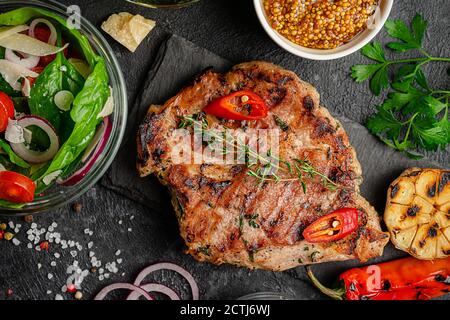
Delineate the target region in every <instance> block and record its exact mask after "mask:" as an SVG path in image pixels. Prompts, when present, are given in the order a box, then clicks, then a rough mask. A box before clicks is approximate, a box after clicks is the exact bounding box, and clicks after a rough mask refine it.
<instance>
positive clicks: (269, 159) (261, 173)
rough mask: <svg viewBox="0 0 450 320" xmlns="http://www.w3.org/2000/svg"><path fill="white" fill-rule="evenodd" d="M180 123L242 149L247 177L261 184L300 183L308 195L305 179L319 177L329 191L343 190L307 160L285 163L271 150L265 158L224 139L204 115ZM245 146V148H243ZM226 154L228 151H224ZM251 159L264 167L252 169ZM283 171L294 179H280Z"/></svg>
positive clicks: (191, 117)
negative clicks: (211, 128)
mask: <svg viewBox="0 0 450 320" xmlns="http://www.w3.org/2000/svg"><path fill="white" fill-rule="evenodd" d="M179 119H180V122H179V124H178V128H183V129H186V128H189V127H194V125H195V124H197V125H198V126H201V128H202V134H203V135H205V136H207V137H208V138H209V139H211V138H214V140H215V141H216V142H222V143H225V144H228V145H229V147H231V148H233V149H234V148H235V147H237V148H241V149H240V150H239V151H242V152H244V153H245V159H246V166H247V168H248V171H247V175H249V176H251V177H254V178H256V179H257V180H258V181H259V182H260V183H263V182H265V181H274V182H276V183H279V182H289V181H300V183H301V185H302V189H303V192H304V193H306V182H305V177H307V178H310V179H314V178H315V177H319V179H320V181H321V183H322V185H323V187H325V188H326V189H329V190H337V189H339V188H342V186H340V185H339V184H337V183H335V182H334V181H332V180H331V179H330V178H328V177H327V176H326V175H325V174H323V173H321V172H320V171H318V170H317V169H316V168H315V167H314V166H313V165H312V164H311V163H310V162H309V161H308V160H306V159H303V160H302V159H296V158H294V159H292V162H289V161H285V160H283V159H281V158H278V157H275V156H274V155H272V152H271V150H270V149H269V150H268V151H267V154H266V155H265V156H263V155H261V154H260V153H258V152H256V151H255V150H252V149H251V148H250V147H249V146H248V145H246V144H239V143H238V144H237V145H235V143H234V142H230V141H229V140H228V139H226V138H224V137H225V136H226V134H225V133H224V132H220V133H216V132H215V131H212V130H208V121H207V120H206V118H205V117H204V114H203V116H202V113H199V114H194V115H190V116H180V117H179ZM242 145H243V146H242ZM223 153H226V151H223ZM250 159H255V160H257V161H259V162H260V163H262V164H263V165H262V166H260V167H258V168H257V169H252V168H253V166H254V164H252V163H250ZM279 171H282V172H284V173H285V174H287V175H291V176H292V175H294V176H295V178H294V177H280V176H279V175H278V174H277V172H279Z"/></svg>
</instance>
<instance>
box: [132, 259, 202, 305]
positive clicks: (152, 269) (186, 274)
mask: <svg viewBox="0 0 450 320" xmlns="http://www.w3.org/2000/svg"><path fill="white" fill-rule="evenodd" d="M158 270H172V271H175V272H177V273H179V274H180V275H181V276H183V278H185V279H186V280H187V281H188V282H189V285H190V287H191V291H192V300H198V299H199V296H200V294H199V289H198V285H197V282H195V279H194V277H193V276H192V275H191V274H190V273H189V272H188V271H187V270H185V269H183V268H182V267H180V266H178V265H176V264H173V263H169V262H163V263H157V264H154V265H151V266H149V267H147V268H145V269H144V270H142V271H141V273H139V274H138V276H137V277H136V280H135V281H134V285H135V286H140V285H141V283H142V281H143V280H144V279H145V278H146V277H147V276H148V275H149V274H150V273H152V272H155V271H158Z"/></svg>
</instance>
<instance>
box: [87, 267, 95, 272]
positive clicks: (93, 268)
mask: <svg viewBox="0 0 450 320" xmlns="http://www.w3.org/2000/svg"><path fill="white" fill-rule="evenodd" d="M89 271H90V272H91V273H96V272H97V268H96V267H92V268H91V269H90V270H89Z"/></svg>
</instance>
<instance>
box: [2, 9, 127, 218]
mask: <svg viewBox="0 0 450 320" xmlns="http://www.w3.org/2000/svg"><path fill="white" fill-rule="evenodd" d="M23 7H34V8H39V9H44V10H47V11H51V12H53V13H54V14H57V15H59V16H61V17H62V18H64V19H68V18H69V17H72V18H73V10H70V9H68V8H67V7H66V6H64V5H62V4H59V3H57V2H55V1H46V2H45V3H44V2H41V1H38V0H24V1H12V0H11V1H9V0H2V1H1V2H0V13H5V12H8V11H11V10H14V9H19V8H23ZM81 15H82V13H81ZM79 19H80V20H79V21H80V22H81V26H80V30H79V31H80V32H81V33H82V34H83V35H85V36H86V37H87V38H88V40H89V42H90V45H91V46H92V48H93V50H94V51H95V53H96V54H97V55H98V56H101V57H103V59H104V61H105V64H106V69H107V73H108V75H109V86H110V88H111V95H112V98H113V101H114V109H113V112H112V114H110V115H109V117H108V120H107V122H108V121H109V124H108V126H107V127H108V131H109V130H111V133H110V135H109V137H108V138H107V140H106V142H104V144H103V145H102V146H104V148H103V150H101V151H100V152H98V153H97V154H95V152H94V154H95V157H96V159H95V160H94V161H92V162H91V163H93V165H92V167H90V169H89V170H86V171H85V172H83V174H81V175H79V176H77V177H76V180H77V181H76V183H72V184H73V185H69V186H65V185H62V184H58V183H56V184H55V185H54V186H52V187H51V188H49V189H47V190H45V191H43V192H42V193H41V194H39V195H36V196H35V197H34V200H33V201H32V202H29V203H26V204H25V205H23V206H21V207H19V206H17V207H14V206H8V207H5V205H2V204H0V215H7V216H19V215H28V214H35V213H41V212H44V211H48V210H52V209H55V208H58V207H61V206H63V205H65V204H67V203H70V202H72V201H74V200H75V199H76V198H77V197H80V196H81V195H82V194H84V193H85V192H86V191H88V190H89V189H90V188H91V187H92V186H93V185H94V184H95V183H96V182H97V181H98V180H99V179H100V178H101V177H102V176H103V174H104V173H105V172H106V170H107V169H108V167H109V166H110V165H111V163H112V161H113V160H114V157H115V155H116V154H117V152H118V150H119V147H120V144H121V141H122V138H123V135H124V132H125V126H126V119H127V108H128V107H127V93H126V86H125V81H124V78H123V75H122V72H121V70H120V66H119V63H118V61H117V59H116V57H115V55H114V53H113V50H112V49H111V47H110V46H109V44H108V42H107V41H106V40H105V38H104V37H103V36H102V34H101V33H100V31H99V30H98V29H97V28H96V27H95V26H94V25H92V24H91V23H90V22H89V21H87V20H86V19H85V18H83V17H82V16H81V17H79ZM103 125H105V124H103ZM105 127H106V125H105ZM100 143H101V142H100ZM87 161H89V160H87ZM77 169H79V168H74V169H73V171H76V170H77ZM69 176H70V174H69ZM66 178H67V177H66ZM72 182H73V181H72Z"/></svg>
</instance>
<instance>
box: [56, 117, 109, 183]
mask: <svg viewBox="0 0 450 320" xmlns="http://www.w3.org/2000/svg"><path fill="white" fill-rule="evenodd" d="M111 131H112V122H111V121H110V120H109V118H104V119H103V123H102V125H101V127H100V128H99V129H98V130H97V133H96V134H95V136H94V138H92V142H91V143H90V145H89V146H88V147H87V148H86V151H85V153H84V155H83V156H82V163H84V165H83V166H82V167H81V168H80V169H78V170H77V171H76V172H75V173H73V174H72V175H71V176H70V177H68V178H66V179H64V180H63V179H58V180H57V183H58V184H60V185H64V186H73V185H75V184H77V183H78V182H80V181H81V179H83V178H84V177H85V176H86V175H87V174H88V172H89V171H90V170H91V168H92V166H93V165H94V164H95V162H96V161H97V159H98V157H99V156H100V154H101V153H102V152H103V150H104V149H105V147H106V144H107V142H108V139H109V137H110V135H111ZM92 150H93V151H92ZM83 159H84V160H83Z"/></svg>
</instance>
